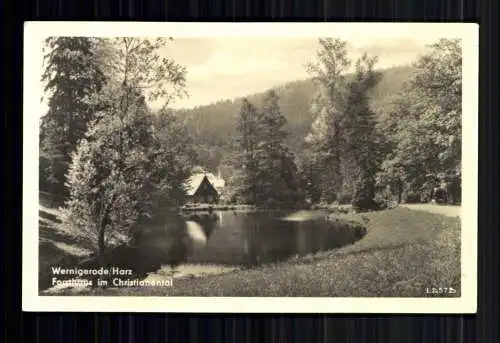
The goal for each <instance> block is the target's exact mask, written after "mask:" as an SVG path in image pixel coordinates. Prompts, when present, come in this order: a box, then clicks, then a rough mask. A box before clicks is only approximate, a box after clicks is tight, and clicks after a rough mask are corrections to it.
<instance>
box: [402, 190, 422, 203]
mask: <svg viewBox="0 0 500 343" xmlns="http://www.w3.org/2000/svg"><path fill="white" fill-rule="evenodd" d="M405 202H406V203H407V204H418V203H420V195H419V194H418V193H415V192H408V194H407V195H406V199H405Z"/></svg>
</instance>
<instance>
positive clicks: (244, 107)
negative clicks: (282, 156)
mask: <svg viewBox="0 0 500 343" xmlns="http://www.w3.org/2000/svg"><path fill="white" fill-rule="evenodd" d="M258 115H259V114H258V111H257V109H256V108H255V106H254V105H253V104H251V103H250V102H249V101H248V100H247V99H244V100H243V102H242V104H241V108H240V111H239V114H238V121H237V127H236V129H237V132H238V135H237V137H236V149H237V152H236V154H234V165H235V169H236V170H237V171H239V172H237V173H235V176H236V175H239V177H237V178H234V179H233V180H232V181H231V182H230V183H229V186H230V187H232V188H237V189H238V193H239V196H240V197H243V199H244V201H247V202H250V203H252V204H255V203H256V202H257V177H258V171H257V167H258V160H257V155H258V149H260V146H259V132H258V130H259V126H258V122H259V118H258Z"/></svg>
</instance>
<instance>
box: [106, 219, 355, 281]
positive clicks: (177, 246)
mask: <svg viewBox="0 0 500 343" xmlns="http://www.w3.org/2000/svg"><path fill="white" fill-rule="evenodd" d="M339 225H340V224H339V222H330V221H328V220H326V219H325V213H321V212H318V211H315V212H312V211H311V212H307V211H306V212H304V211H301V212H300V213H289V212H283V211H279V212H278V211H256V212H241V213H234V212H230V211H226V212H209V213H192V214H189V215H179V214H175V215H173V214H171V213H170V214H168V215H165V216H163V217H158V218H156V219H154V220H151V221H150V222H149V223H148V225H146V226H145V227H144V229H143V231H142V234H141V236H140V237H139V238H138V239H137V240H136V241H135V243H134V244H133V245H132V246H128V247H120V248H117V249H114V250H112V251H110V252H108V254H107V256H106V263H107V264H108V265H113V266H118V267H120V266H121V267H123V268H132V269H134V271H135V273H136V276H143V277H146V276H147V274H148V273H151V272H155V271H158V270H160V269H163V272H164V271H165V268H168V269H171V270H174V269H176V268H181V267H182V266H188V265H196V266H200V265H207V266H212V268H213V266H240V267H241V266H246V267H251V266H255V265H259V264H263V263H270V262H276V261H280V260H284V259H287V258H290V257H292V256H295V255H303V254H308V253H314V252H318V251H320V250H325V249H332V248H337V247H340V246H343V245H346V244H352V243H354V242H355V241H356V240H358V239H359V238H361V237H362V236H363V235H364V231H363V228H362V227H358V228H356V227H342V226H339Z"/></svg>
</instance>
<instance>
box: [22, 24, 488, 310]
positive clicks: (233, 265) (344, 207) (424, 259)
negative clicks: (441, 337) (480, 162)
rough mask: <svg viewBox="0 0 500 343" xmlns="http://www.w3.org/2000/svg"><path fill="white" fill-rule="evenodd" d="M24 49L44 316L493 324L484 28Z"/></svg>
mask: <svg viewBox="0 0 500 343" xmlns="http://www.w3.org/2000/svg"><path fill="white" fill-rule="evenodd" d="M24 37H25V40H24V49H25V50H24V118H23V120H24V135H23V137H24V152H23V153H24V155H23V159H24V172H23V228H22V230H23V261H22V269H23V284H22V287H23V309H24V310H25V311H35V310H36V311H112V312H116V311H127V312H229V313H236V312H274V313H276V312H283V313H286V312H292V313H299V312H307V313H335V312H339V313H475V311H476V297H477V284H476V282H477V266H476V263H477V230H478V228H477V117H478V63H479V62H478V44H479V43H478V25H475V24H445V23H442V24H437V23H412V24H410V23H405V24H403V23H342V24H340V23H126V22H123V23H103V22H29V23H26V24H25V36H24Z"/></svg>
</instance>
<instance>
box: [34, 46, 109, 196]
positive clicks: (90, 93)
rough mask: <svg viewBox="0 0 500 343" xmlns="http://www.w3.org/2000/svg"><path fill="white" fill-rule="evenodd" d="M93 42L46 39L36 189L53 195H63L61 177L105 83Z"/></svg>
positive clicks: (90, 118) (64, 193) (64, 190)
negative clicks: (45, 105)
mask: <svg viewBox="0 0 500 343" xmlns="http://www.w3.org/2000/svg"><path fill="white" fill-rule="evenodd" d="M97 42H98V40H97V39H93V38H87V37H51V38H48V39H47V40H46V47H47V49H48V52H47V53H46V54H45V57H44V58H45V65H46V66H45V71H44V73H43V75H42V81H43V82H45V92H46V93H47V94H48V112H47V114H46V115H45V116H44V117H43V118H42V120H41V125H40V126H41V130H40V131H41V132H40V163H41V165H40V167H41V170H40V174H41V175H42V177H41V180H40V181H41V183H40V188H41V189H44V190H47V191H49V192H50V193H52V194H54V195H56V196H65V195H67V190H66V189H65V188H64V175H65V174H66V171H67V169H68V166H69V164H70V162H71V154H72V152H73V151H74V150H75V148H76V145H77V144H78V141H79V140H80V139H81V138H82V137H83V136H84V133H85V131H86V130H87V126H88V124H89V122H90V121H91V120H92V118H93V117H92V116H93V113H94V112H95V110H96V106H97V104H96V102H95V95H96V94H97V93H98V92H100V90H101V89H102V86H103V84H104V82H105V77H104V74H103V72H102V70H101V66H100V65H99V61H98V59H97V58H96V54H95V52H96V51H95V47H96V44H97Z"/></svg>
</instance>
